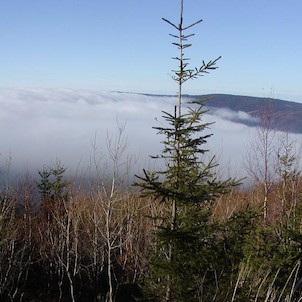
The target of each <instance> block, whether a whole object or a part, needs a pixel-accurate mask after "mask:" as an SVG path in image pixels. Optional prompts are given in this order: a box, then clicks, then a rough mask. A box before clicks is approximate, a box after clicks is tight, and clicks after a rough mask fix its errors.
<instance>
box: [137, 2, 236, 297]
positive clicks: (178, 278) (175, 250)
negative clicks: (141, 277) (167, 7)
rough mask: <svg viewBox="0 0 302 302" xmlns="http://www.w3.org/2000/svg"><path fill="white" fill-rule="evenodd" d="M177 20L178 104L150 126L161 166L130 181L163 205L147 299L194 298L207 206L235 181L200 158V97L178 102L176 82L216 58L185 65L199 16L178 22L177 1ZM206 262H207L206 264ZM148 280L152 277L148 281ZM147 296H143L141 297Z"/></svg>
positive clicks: (206, 252)
mask: <svg viewBox="0 0 302 302" xmlns="http://www.w3.org/2000/svg"><path fill="white" fill-rule="evenodd" d="M180 3H181V9H180V22H179V24H178V25H175V24H173V23H172V22H170V21H168V20H166V19H163V20H164V21H165V22H167V23H168V24H170V25H171V26H172V27H173V28H174V29H176V31H177V32H178V35H174V34H171V36H172V37H174V38H175V39H177V42H175V43H173V44H174V45H175V46H176V47H177V49H178V51H179V55H178V56H177V57H175V58H174V59H175V60H177V61H178V69H177V70H175V71H173V73H174V75H173V76H172V78H173V80H174V81H176V83H177V85H178V105H177V106H175V107H174V111H173V112H172V113H168V112H163V119H164V121H165V125H166V126H162V127H154V129H156V130H157V131H158V134H159V135H163V136H164V140H163V141H162V145H163V150H162V153H161V154H159V155H157V156H153V158H155V159H160V160H161V161H163V162H164V168H163V170H161V171H156V172H154V171H153V172H150V171H146V170H144V171H143V176H137V177H138V179H139V181H138V183H136V185H138V186H140V187H141V189H142V194H143V196H151V197H152V198H153V199H154V200H155V201H157V202H159V203H165V204H166V205H167V211H166V213H165V215H163V217H160V220H161V221H162V223H161V225H160V226H159V227H158V230H157V233H156V239H157V241H156V246H155V247H154V251H153V255H152V257H151V260H150V264H151V269H150V270H151V274H150V279H151V283H150V287H149V288H150V289H151V292H152V291H153V293H154V292H155V293H156V294H155V295H154V294H153V295H151V296H152V299H151V300H156V298H155V297H157V299H158V300H160V301H162V300H165V301H172V300H173V301H184V300H186V301H198V299H199V298H200V296H201V295H202V287H203V284H204V283H205V282H206V281H205V280H206V279H207V278H210V279H211V278H213V274H211V273H209V274H208V272H209V271H213V265H212V264H213V263H215V262H216V260H217V259H214V258H215V257H217V253H213V251H214V250H215V249H214V247H213V245H214V242H215V240H213V236H215V225H214V224H213V223H211V222H210V221H211V220H210V218H211V206H212V204H213V203H214V202H215V200H216V199H217V197H219V196H220V195H221V194H225V193H226V192H228V191H229V190H230V188H231V187H232V186H234V185H236V182H235V181H234V180H231V179H228V180H226V181H220V180H218V179H217V176H216V173H215V171H214V170H215V167H216V166H217V164H216V162H215V158H214V157H213V158H212V159H210V160H206V159H205V154H206V153H207V151H208V150H207V149H206V148H205V144H206V143H207V140H208V139H209V138H210V137H211V134H207V133H205V132H206V129H207V128H208V127H209V126H210V124H209V123H204V122H203V121H202V118H203V115H204V114H205V112H206V110H205V109H204V102H205V100H201V101H194V102H188V103H187V106H186V107H185V109H184V108H183V96H182V87H183V84H184V83H185V82H186V81H188V80H191V79H195V78H197V77H199V76H202V75H203V74H205V73H208V72H209V71H210V70H214V69H216V68H217V67H216V62H217V60H218V59H219V58H217V59H215V60H213V61H209V62H207V63H205V62H204V61H203V62H202V65H201V67H198V68H193V69H192V68H190V67H189V59H188V58H185V56H184V50H185V49H186V48H188V47H190V46H191V44H189V43H187V40H188V38H189V37H191V36H193V34H186V31H187V30H188V29H190V28H191V27H193V26H194V25H196V24H198V23H200V22H201V20H199V21H197V22H195V23H193V24H191V25H189V26H184V25H183V1H181V2H180ZM211 265H212V267H211ZM152 280H153V281H154V282H152ZM145 299H147V297H145Z"/></svg>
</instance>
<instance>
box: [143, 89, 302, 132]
mask: <svg viewBox="0 0 302 302" xmlns="http://www.w3.org/2000/svg"><path fill="white" fill-rule="evenodd" d="M148 95H149V96H152V95H150V94H148ZM154 96H155V95H154ZM156 96H158V95H156ZM161 96H163V95H161ZM170 96H171V97H172V95H170ZM166 97H167V96H166ZM173 97H175V96H173ZM184 98H185V99H188V100H202V99H208V100H207V102H206V106H207V107H208V109H209V113H210V114H213V115H216V114H217V113H219V111H220V113H221V112H222V110H227V112H228V111H229V112H233V113H234V112H236V113H241V114H237V115H234V114H229V115H228V114H225V115H224V116H223V117H224V118H225V119H229V120H231V121H233V122H237V123H242V124H245V125H247V126H257V125H258V118H259V116H260V114H261V112H263V111H264V110H270V112H271V113H272V115H273V120H274V121H275V123H274V124H275V125H274V127H275V129H276V130H281V131H286V132H290V133H302V123H301V118H302V104H300V103H296V102H289V101H285V100H280V99H272V98H260V97H250V96H240V95H231V94H211V95H184ZM242 113H244V114H242ZM248 117H250V118H248Z"/></svg>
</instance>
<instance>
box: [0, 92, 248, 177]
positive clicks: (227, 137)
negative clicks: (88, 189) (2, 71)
mask: <svg viewBox="0 0 302 302" xmlns="http://www.w3.org/2000/svg"><path fill="white" fill-rule="evenodd" d="M175 104H176V98H172V97H160V96H158V97H155V96H145V95H140V94H131V93H118V92H105V93H99V92H91V91H83V90H66V89H1V90H0V136H1V141H0V154H1V158H0V159H1V162H0V164H1V165H3V161H4V160H6V159H7V158H8V156H9V155H10V156H11V157H12V165H13V166H14V167H16V168H24V169H27V170H29V171H33V170H37V169H41V168H42V167H43V165H51V164H52V163H54V162H55V161H56V160H57V159H58V160H60V161H61V162H62V163H63V164H64V165H65V166H66V167H68V168H69V169H71V170H72V169H75V168H76V167H78V166H79V165H80V166H81V167H85V166H88V165H89V164H90V163H91V158H92V157H93V153H94V151H93V147H92V142H93V141H94V139H95V138H96V141H95V143H96V145H97V146H98V150H102V152H103V153H104V154H106V136H107V134H108V133H109V135H112V136H115V135H116V134H117V124H119V125H123V124H125V125H126V130H125V133H124V135H125V138H126V137H127V145H128V149H127V152H128V154H130V155H133V156H134V157H139V166H140V167H143V166H148V165H149V157H148V155H155V154H158V153H159V152H160V150H161V145H160V141H161V140H162V138H161V137H159V136H157V135H156V131H155V130H154V129H152V127H153V126H158V125H159V124H158V123H159V122H160V120H161V119H160V117H161V110H166V111H168V112H172V111H173V106H174V105H175ZM213 114H214V115H212V114H211V115H209V114H206V115H205V116H204V122H213V121H215V123H214V124H213V125H212V126H211V129H210V130H209V133H213V134H214V135H213V136H212V138H211V139H210V140H209V143H208V146H207V148H208V149H210V150H211V152H213V153H218V157H220V158H221V159H222V160H223V161H224V162H228V161H229V160H230V161H231V162H232V163H235V164H234V165H235V166H236V165H239V164H240V161H241V159H242V155H243V153H244V152H245V149H246V146H247V142H248V140H249V138H250V137H251V136H252V135H253V131H254V130H253V129H252V128H249V127H247V126H245V125H243V124H239V123H233V122H231V121H230V119H231V118H234V117H235V118H240V119H251V117H250V116H248V115H247V114H246V113H243V112H232V111H230V110H216V111H215V112H213ZM155 118H158V119H159V122H158V121H156V120H155ZM0 168H1V167H0Z"/></svg>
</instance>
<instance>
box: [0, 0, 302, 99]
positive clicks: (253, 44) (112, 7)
mask: <svg viewBox="0 0 302 302" xmlns="http://www.w3.org/2000/svg"><path fill="white" fill-rule="evenodd" d="M184 4H185V8H184V20H185V22H186V23H191V22H194V21H196V20H198V19H203V22H202V23H201V24H199V25H198V26H197V27H195V28H193V30H192V32H194V33H195V36H194V37H193V38H192V40H191V42H192V43H193V46H192V48H190V49H189V50H188V52H187V55H188V56H190V57H191V58H192V60H191V63H192V67H193V66H195V65H196V66H198V65H199V63H200V62H201V61H202V60H205V61H207V60H210V59H215V58H216V57H218V56H222V59H221V60H220V61H219V63H218V65H219V69H218V70H216V71H214V72H212V73H211V74H210V75H207V76H205V77H203V78H201V79H198V80H195V81H193V82H191V83H189V84H187V85H186V86H185V92H186V93H192V94H203V93H233V94H243V95H254V96H261V97H262V96H269V97H275V98H283V99H287V100H293V101H299V102H302V85H301V70H302V59H301V53H302V39H301V29H302V18H301V11H302V1H301V0H289V1H284V0H282V1H280V0H227V1H226V0H185V1H184ZM178 16H179V1H178V0H148V1H147V0H115V1H114V0H112V1H108V0H107V1H105V0H43V1H41V0H26V1H24V0H9V1H1V3H0V36H1V48H0V57H1V61H0V62H1V63H0V88H15V87H16V88H20V87H43V88H72V89H87V90H94V91H112V90H120V91H132V92H148V93H175V92H176V90H177V89H176V85H175V83H174V82H173V81H172V80H171V79H170V77H169V75H168V74H169V72H170V70H171V69H173V68H175V62H174V61H173V60H171V57H172V56H175V55H176V54H177V50H176V48H174V47H173V46H172V45H171V42H172V39H171V38H170V36H169V35H168V34H169V33H170V32H171V33H173V30H172V28H170V27H169V26H168V24H166V23H164V22H163V21H162V20H161V18H162V17H164V18H167V19H169V20H171V21H172V22H175V23H177V22H178Z"/></svg>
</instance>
